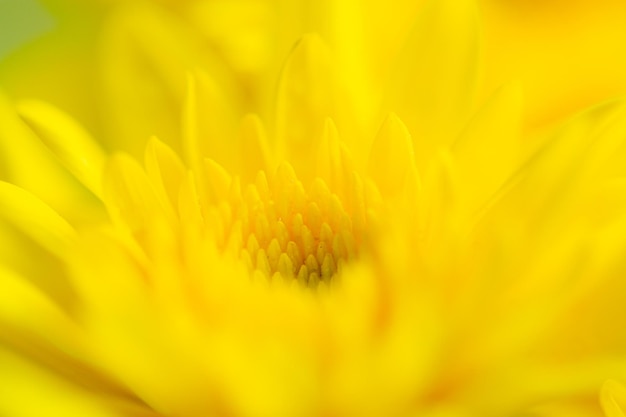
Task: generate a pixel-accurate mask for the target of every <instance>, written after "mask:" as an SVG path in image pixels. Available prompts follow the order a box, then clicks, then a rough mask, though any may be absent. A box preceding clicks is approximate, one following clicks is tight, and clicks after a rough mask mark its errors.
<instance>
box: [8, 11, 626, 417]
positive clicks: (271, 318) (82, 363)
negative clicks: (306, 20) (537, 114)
mask: <svg viewBox="0 0 626 417" xmlns="http://www.w3.org/2000/svg"><path fill="white" fill-rule="evenodd" d="M427 13H428V14H425V15H424V16H423V18H422V20H420V23H419V24H418V25H417V30H416V32H415V33H414V34H413V35H412V36H411V43H410V45H409V47H408V49H407V50H408V51H410V52H411V53H404V54H401V56H400V58H399V59H398V63H397V65H396V69H395V70H394V76H393V77H392V81H391V83H390V86H389V88H388V89H386V92H385V98H384V102H385V106H386V108H388V109H389V110H393V111H395V113H390V114H388V115H387V116H386V117H385V118H384V119H383V120H380V126H379V129H378V132H377V133H376V132H372V131H369V130H367V126H368V125H369V124H371V123H373V121H370V120H368V121H366V122H365V123H363V118H364V116H363V114H361V113H360V112H359V109H360V107H359V106H355V105H354V101H358V100H357V99H358V98H359V97H356V98H355V97H352V96H350V95H349V94H348V93H346V91H345V86H344V85H342V84H341V83H340V82H337V79H335V77H334V76H333V71H332V68H333V66H332V62H331V60H330V59H329V52H328V51H327V50H326V48H325V47H324V44H323V42H322V41H321V40H320V38H319V37H317V36H315V35H309V36H306V37H304V38H303V39H302V40H301V41H300V42H299V43H298V44H297V45H296V47H295V48H294V50H293V52H292V53H291V55H290V57H289V59H288V60H287V63H286V65H285V67H284V69H283V72H282V77H281V80H280V83H279V87H278V91H277V99H276V109H275V121H274V122H273V123H271V125H270V126H265V125H264V123H263V122H262V121H261V120H260V118H258V117H257V116H248V117H246V118H244V120H243V121H242V122H241V124H240V128H239V131H238V135H236V136H231V135H230V133H229V132H228V130H227V128H225V127H224V125H225V124H226V125H227V122H226V123H225V120H224V117H221V116H220V111H221V110H222V107H223V102H222V101H220V99H219V95H218V94H217V93H216V91H217V90H218V89H219V85H216V84H215V83H213V82H211V79H210V78H209V77H208V76H207V75H206V74H203V73H194V74H192V75H190V77H189V80H188V90H187V94H186V99H185V109H184V112H183V125H184V132H183V135H182V137H183V139H182V143H183V145H182V146H181V148H182V149H181V154H180V155H178V154H177V153H176V152H175V151H173V150H171V149H170V148H169V147H167V146H166V145H164V144H163V143H162V142H160V141H159V140H158V139H155V138H153V139H151V140H150V142H149V143H148V145H147V146H146V150H145V157H144V161H143V162H140V161H137V160H135V159H133V158H131V157H129V156H126V155H123V154H116V155H112V156H107V155H106V154H105V153H104V152H103V151H102V150H101V149H100V148H99V146H98V145H97V144H96V142H95V141H94V140H93V139H91V138H90V137H89V135H88V134H87V133H85V131H84V130H82V129H81V128H80V127H79V126H78V125H77V124H76V123H75V122H73V121H72V119H71V118H69V117H67V116H65V115H64V114H62V113H60V112H59V111H58V110H55V109H54V108H52V107H50V106H49V105H46V104H44V103H41V102H36V101H29V102H22V103H18V106H17V108H18V111H19V114H20V115H21V117H22V120H23V121H20V120H19V119H17V116H16V115H15V114H13V113H12V112H11V110H10V108H8V107H6V106H5V107H4V108H3V111H2V117H3V122H4V123H3V124H2V126H4V129H5V131H6V130H10V131H11V134H12V135H13V136H14V137H15V140H19V139H21V138H23V137H25V136H26V135H32V134H33V133H34V134H36V135H37V136H39V137H40V138H41V139H42V141H43V142H45V143H46V144H47V146H48V148H49V149H50V150H51V151H52V152H53V153H54V154H56V156H57V157H58V158H59V160H60V161H61V162H62V163H63V165H64V166H65V167H66V169H67V170H68V172H70V173H71V174H72V175H73V177H74V178H75V179H72V178H68V181H74V182H75V183H76V186H79V185H80V187H82V189H81V191H80V192H83V193H84V194H85V197H84V199H83V202H82V203H81V204H80V205H79V206H78V207H76V206H72V205H71V204H68V207H61V208H59V209H58V211H59V212H62V214H63V215H60V214H59V213H58V212H57V211H54V210H52V209H51V208H50V207H49V206H47V205H46V204H45V203H43V202H42V201H40V200H39V199H37V198H35V197H34V196H33V195H31V194H29V193H28V192H26V191H25V190H23V189H21V188H19V187H16V186H14V185H11V184H8V183H1V184H0V197H1V198H0V213H2V217H3V218H4V219H5V220H6V221H5V222H4V223H2V227H3V229H2V235H1V236H2V241H0V243H1V244H2V245H3V252H2V253H3V256H4V259H3V262H2V263H3V265H4V267H3V268H2V272H1V273H0V274H1V275H0V277H1V280H0V286H1V287H0V288H1V289H2V291H0V297H1V300H0V301H1V302H0V341H1V343H2V344H1V345H0V370H1V371H2V378H0V393H1V394H2V395H1V396H0V414H3V415H9V416H18V417H21V416H25V417H26V416H37V417H38V416H41V415H77V416H83V415H89V416H92V415H93V416H135V415H142V416H143V415H146V416H185V417H186V416H206V415H217V416H381V415H385V416H415V415H419V416H501V415H509V416H521V415H532V416H549V415H550V416H551V415H580V416H596V415H602V410H601V405H600V404H601V403H602V406H603V407H604V409H605V411H606V413H607V415H609V416H610V417H613V416H619V415H620V414H619V413H620V412H621V411H620V409H619V404H621V402H620V401H621V397H622V396H623V388H621V385H620V383H619V382H618V381H620V380H624V379H625V378H626V360H625V359H626V357H625V354H626V346H625V345H626V339H625V338H624V337H623V336H622V334H621V332H620V331H619V323H621V321H622V318H623V315H624V310H623V302H624V295H623V294H624V292H623V279H622V277H623V274H624V272H625V267H626V265H624V262H623V259H624V256H623V255H624V250H623V248H624V244H625V243H626V242H625V240H626V218H625V217H624V214H625V211H624V209H625V208H626V207H624V205H625V204H626V199H624V198H623V193H624V187H625V186H626V183H625V182H624V180H623V178H624V174H625V173H624V166H625V165H624V157H626V155H625V154H624V152H626V149H624V135H625V134H626V118H625V117H624V116H625V115H626V109H625V108H624V105H623V103H622V102H611V103H606V104H603V105H600V106H598V107H595V108H593V109H591V110H589V111H587V112H585V113H583V114H580V115H578V116H577V117H574V118H572V120H571V121H569V122H568V123H566V124H564V125H563V126H560V127H559V128H557V129H554V131H551V132H549V133H547V134H545V136H543V137H538V138H536V139H535V140H534V141H529V140H526V141H522V140H521V138H520V130H521V128H520V126H521V117H522V113H523V105H522V93H521V87H520V86H519V85H518V84H516V83H510V84H507V85H505V86H503V87H501V88H500V89H499V90H498V91H497V92H496V93H495V94H494V95H493V96H492V97H490V98H489V99H488V100H485V101H484V102H481V103H480V104H479V105H477V104H476V101H477V100H476V98H475V97H474V92H475V88H474V87H475V85H474V81H473V80H474V78H475V76H476V73H477V70H476V66H477V61H478V57H477V53H476V51H477V38H478V37H477V35H476V20H475V15H474V13H473V10H472V7H470V5H469V4H467V3H459V2H455V3H454V4H452V2H439V3H437V4H435V5H433V7H432V8H430V9H428V12H427ZM452 23H453V26H450V25H452ZM449 27H454V28H455V31H448V30H447V28H449ZM24 122H25V123H26V125H27V126H28V127H29V128H30V130H29V129H28V128H27V126H26V125H24ZM24 170H25V171H28V172H30V174H31V175H38V176H45V175H46V171H42V169H41V168H40V167H37V166H29V167H24ZM87 195H91V199H89V198H87ZM74 197H75V195H74ZM68 201H70V202H71V201H74V200H68ZM103 208H104V209H105V211H106V214H102V215H101V217H100V216H99V215H98V213H99V209H103ZM82 209H84V211H87V213H80V212H81V211H82ZM103 211H104V210H103ZM81 214H82V217H81ZM33 264H35V265H33ZM607 379H611V380H612V381H611V382H608V383H606V384H605V385H604V388H602V387H603V383H604V382H605V381H606V380H607ZM600 393H601V394H602V395H601V402H600V400H599V396H600Z"/></svg>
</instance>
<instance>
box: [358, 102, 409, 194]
mask: <svg viewBox="0 0 626 417" xmlns="http://www.w3.org/2000/svg"><path fill="white" fill-rule="evenodd" d="M413 158H414V154H413V144H412V141H411V135H410V134H409V131H408V130H407V128H406V126H405V125H404V123H402V121H401V120H400V119H399V118H398V117H397V116H396V115H395V114H393V113H392V114H390V115H389V116H387V119H386V120H385V122H384V124H383V126H382V127H381V128H380V131H379V132H378V135H377V136H376V140H375V141H374V144H373V146H372V152H371V154H370V160H369V167H368V169H369V173H370V176H371V177H372V178H373V179H374V181H375V182H376V184H377V185H378V187H379V188H380V191H381V193H382V194H383V195H384V196H393V195H395V194H397V193H398V192H399V191H400V190H401V189H402V188H403V186H404V181H405V178H406V175H407V172H408V170H409V169H410V167H411V166H412V165H413V164H414V159H413Z"/></svg>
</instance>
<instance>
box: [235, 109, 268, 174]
mask: <svg viewBox="0 0 626 417" xmlns="http://www.w3.org/2000/svg"><path fill="white" fill-rule="evenodd" d="M240 135H241V149H242V150H243V152H242V157H243V161H242V168H243V169H244V171H245V172H246V179H248V180H249V181H253V180H254V178H255V177H256V174H257V172H259V171H265V172H274V169H275V167H274V162H273V155H272V154H271V152H270V148H269V144H268V143H267V135H266V133H265V128H264V126H263V122H262V121H261V119H260V118H259V117H258V116H257V115H248V116H246V117H245V118H244V119H243V121H242V122H241V133H240Z"/></svg>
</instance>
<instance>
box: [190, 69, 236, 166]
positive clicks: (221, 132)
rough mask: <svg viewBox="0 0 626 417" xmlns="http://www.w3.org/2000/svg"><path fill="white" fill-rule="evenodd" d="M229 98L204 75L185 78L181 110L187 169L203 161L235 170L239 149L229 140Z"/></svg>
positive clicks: (196, 73) (231, 135)
mask: <svg viewBox="0 0 626 417" xmlns="http://www.w3.org/2000/svg"><path fill="white" fill-rule="evenodd" d="M229 108H232V105H229V100H228V96H226V95H223V94H222V92H221V90H220V86H219V85H218V84H217V83H216V82H215V81H214V80H213V79H212V78H211V77H210V76H209V75H208V74H207V73H205V72H203V71H201V70H196V71H194V72H193V73H191V74H188V76H187V94H186V97H185V105H184V107H183V151H184V154H185V158H186V160H187V163H189V166H191V167H192V169H194V170H195V169H198V168H199V164H200V163H201V161H202V159H203V158H211V159H213V160H215V161H217V162H218V163H220V164H221V165H224V166H225V167H226V168H228V169H230V170H233V169H235V168H237V167H238V164H237V160H238V155H237V154H236V150H237V149H238V148H237V146H236V143H233V140H232V139H230V140H229V139H227V138H232V137H233V133H234V125H235V124H234V121H233V117H232V115H231V114H230V113H229V111H228V109H229Z"/></svg>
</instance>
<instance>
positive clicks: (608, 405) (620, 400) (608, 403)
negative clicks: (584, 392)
mask: <svg viewBox="0 0 626 417" xmlns="http://www.w3.org/2000/svg"><path fill="white" fill-rule="evenodd" d="M600 404H601V405H602V409H603V410H604V413H605V414H606V417H624V416H626V413H625V412H624V407H626V387H624V385H623V384H621V383H619V382H617V381H613V380H609V381H606V382H605V383H604V385H603V386H602V390H601V391H600Z"/></svg>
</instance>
